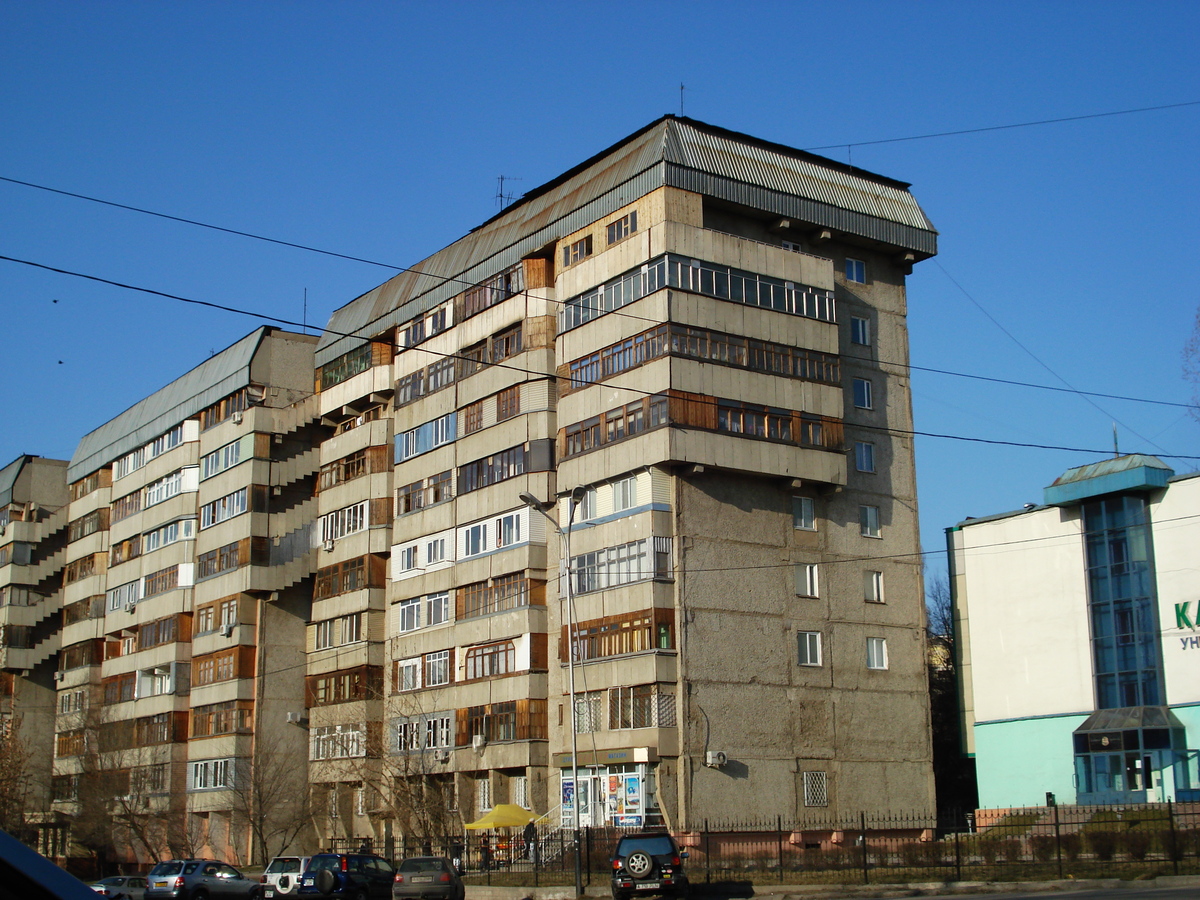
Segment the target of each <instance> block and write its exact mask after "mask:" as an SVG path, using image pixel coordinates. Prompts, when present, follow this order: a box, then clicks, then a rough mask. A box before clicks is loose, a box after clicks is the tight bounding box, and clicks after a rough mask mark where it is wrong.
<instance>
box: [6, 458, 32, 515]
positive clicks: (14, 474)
mask: <svg viewBox="0 0 1200 900" xmlns="http://www.w3.org/2000/svg"><path fill="white" fill-rule="evenodd" d="M31 459H33V457H32V456H29V455H23V456H18V457H17V458H16V459H14V460H13V461H12V462H10V463H9V464H8V465H7V466H5V467H4V468H3V469H0V507H5V506H8V505H9V504H10V503H12V502H13V488H14V487H15V486H16V484H17V478H18V477H19V476H20V474H21V470H22V469H23V468H25V464H26V463H27V462H29V461H30V460H31Z"/></svg>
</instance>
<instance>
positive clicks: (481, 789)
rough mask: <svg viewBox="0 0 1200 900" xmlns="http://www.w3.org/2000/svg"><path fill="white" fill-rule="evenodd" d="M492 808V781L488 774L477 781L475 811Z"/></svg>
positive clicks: (484, 810) (485, 810)
mask: <svg viewBox="0 0 1200 900" xmlns="http://www.w3.org/2000/svg"><path fill="white" fill-rule="evenodd" d="M491 808H492V783H491V782H490V781H488V778H487V776H486V775H484V776H483V777H482V778H480V779H479V780H478V781H476V782H475V811H476V812H481V813H482V812H487V811H488V810H489V809H491Z"/></svg>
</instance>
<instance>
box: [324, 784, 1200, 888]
mask: <svg viewBox="0 0 1200 900" xmlns="http://www.w3.org/2000/svg"><path fill="white" fill-rule="evenodd" d="M623 833H625V832H624V831H623V830H621V829H616V828H585V829H583V831H582V832H581V834H580V847H581V854H582V855H581V861H580V862H581V868H582V870H583V872H584V881H585V883H586V884H598V885H604V884H607V881H608V877H609V873H610V871H611V863H610V859H611V857H612V853H613V850H614V849H615V847H616V843H617V841H618V840H619V839H620V837H621V835H622V834H623ZM674 834H675V838H676V840H677V841H678V843H679V845H680V847H681V849H682V850H684V851H686V852H687V854H688V858H687V861H686V870H687V872H688V876H689V878H690V880H691V882H692V884H694V885H695V884H704V883H709V884H722V883H724V884H728V883H749V884H768V883H777V884H805V883H822V884H827V883H875V884H881V883H904V882H913V881H1036V880H1048V879H1063V878H1068V877H1074V878H1083V877H1116V878H1136V877H1147V876H1151V875H1182V874H1200V803H1171V802H1168V803H1162V804H1148V805H1142V806H1130V805H1124V806H1043V807H1030V808H1016V809H1006V810H980V811H978V812H977V813H974V814H972V815H970V816H968V815H959V816H955V817H953V818H950V819H942V820H940V821H939V820H938V818H937V817H936V816H932V815H923V814H920V813H913V814H887V815H880V814H870V813H859V814H858V815H856V816H851V817H849V818H846V819H828V820H820V819H806V820H804V821H791V822H790V821H787V820H785V819H782V818H775V819H772V820H768V821H762V820H757V821H756V820H743V821H727V822H717V821H715V820H706V821H704V822H702V823H699V827H698V828H697V829H695V830H692V831H682V832H680V831H676V832H674ZM364 846H365V847H366V849H369V850H370V851H371V852H375V853H378V854H380V855H382V856H384V857H386V858H389V859H392V860H396V861H399V860H400V859H403V858H405V857H407V856H416V855H428V854H433V855H439V856H441V855H444V856H447V857H449V858H451V859H457V860H459V861H460V863H461V865H462V868H463V871H464V874H465V877H466V879H467V881H468V883H487V884H511V885H535V886H536V885H539V884H570V883H571V882H572V880H573V878H574V865H575V845H574V841H573V839H572V835H571V832H570V830H569V829H560V828H557V827H553V826H548V825H542V826H540V827H538V828H537V829H536V834H535V833H533V832H530V833H528V834H527V833H526V832H525V831H524V830H523V829H497V830H495V831H493V832H484V833H479V832H474V833H468V834H466V835H464V836H461V837H449V838H445V839H441V840H437V841H420V840H412V839H409V840H402V839H399V838H397V839H395V840H393V841H388V842H383V843H379V842H372V841H365V842H364V841H361V840H354V839H345V840H342V841H335V842H332V844H331V846H330V847H328V849H330V850H340V851H341V852H351V851H354V850H360V849H363V848H364Z"/></svg>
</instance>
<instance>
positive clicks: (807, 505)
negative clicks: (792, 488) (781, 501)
mask: <svg viewBox="0 0 1200 900" xmlns="http://www.w3.org/2000/svg"><path fill="white" fill-rule="evenodd" d="M815 506H816V504H814V503H813V498H812V497H793V498H792V527H793V528H798V529H800V530H801V531H816V530H817V515H816V509H815Z"/></svg>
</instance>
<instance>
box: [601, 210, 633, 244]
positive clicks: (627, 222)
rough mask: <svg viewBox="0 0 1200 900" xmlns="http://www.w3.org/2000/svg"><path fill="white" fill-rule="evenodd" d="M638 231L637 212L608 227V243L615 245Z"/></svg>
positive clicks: (622, 217)
mask: <svg viewBox="0 0 1200 900" xmlns="http://www.w3.org/2000/svg"><path fill="white" fill-rule="evenodd" d="M635 231H637V210H636V209H635V210H634V211H633V212H631V213H628V214H627V215H624V216H621V218H619V219H617V221H615V222H613V223H612V224H611V225H609V226H608V242H609V243H610V244H615V243H616V242H617V241H620V240H624V239H625V238H627V237H629V236H630V235H631V234H633V233H634V232H635Z"/></svg>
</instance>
